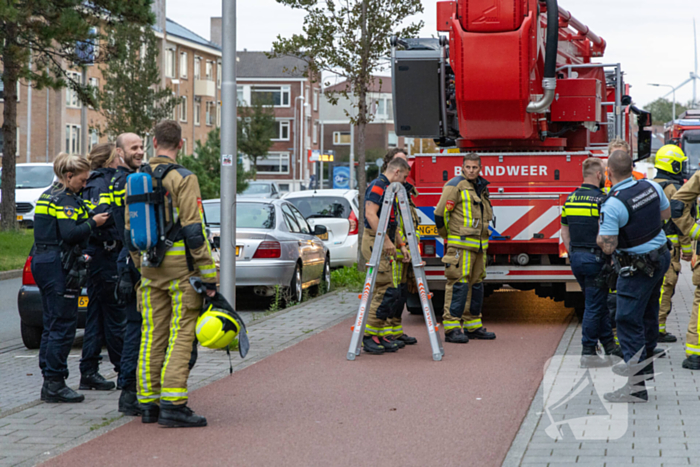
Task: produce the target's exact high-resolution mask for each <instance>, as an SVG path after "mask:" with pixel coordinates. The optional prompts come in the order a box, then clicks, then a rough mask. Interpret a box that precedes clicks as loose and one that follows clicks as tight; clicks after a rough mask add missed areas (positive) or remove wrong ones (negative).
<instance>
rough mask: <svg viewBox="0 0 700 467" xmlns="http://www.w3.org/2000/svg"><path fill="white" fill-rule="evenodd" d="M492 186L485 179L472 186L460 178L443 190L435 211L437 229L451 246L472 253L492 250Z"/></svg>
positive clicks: (475, 182) (453, 180)
mask: <svg viewBox="0 0 700 467" xmlns="http://www.w3.org/2000/svg"><path fill="white" fill-rule="evenodd" d="M488 184H489V182H488V181H486V179H485V178H483V177H481V176H480V177H479V178H477V179H476V180H475V181H474V182H470V181H469V180H467V179H466V178H464V177H463V176H462V175H460V176H458V177H455V178H453V179H452V180H450V181H449V182H447V184H446V185H445V187H444V188H443V189H442V196H441V197H440V201H439V202H438V205H437V206H436V207H435V225H436V227H437V229H438V232H439V233H440V236H441V237H442V238H445V239H447V244H448V245H449V246H451V247H455V248H460V249H463V250H471V251H481V250H486V249H487V248H488V246H489V235H490V233H489V222H490V221H491V220H492V219H493V208H492V207H491V201H490V200H489V190H488V188H487V185H488Z"/></svg>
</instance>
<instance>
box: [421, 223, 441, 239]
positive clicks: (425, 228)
mask: <svg viewBox="0 0 700 467" xmlns="http://www.w3.org/2000/svg"><path fill="white" fill-rule="evenodd" d="M418 233H419V234H420V235H421V237H437V236H438V230H437V227H436V226H435V225H419V226H418Z"/></svg>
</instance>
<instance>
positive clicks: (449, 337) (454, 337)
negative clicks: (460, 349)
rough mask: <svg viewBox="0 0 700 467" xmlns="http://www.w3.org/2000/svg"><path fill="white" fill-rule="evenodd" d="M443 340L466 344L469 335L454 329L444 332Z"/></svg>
mask: <svg viewBox="0 0 700 467" xmlns="http://www.w3.org/2000/svg"><path fill="white" fill-rule="evenodd" d="M445 342H452V343H453V344H466V343H467V342H469V337H467V335H466V334H464V333H463V332H462V330H461V329H455V330H452V331H450V332H446V333H445Z"/></svg>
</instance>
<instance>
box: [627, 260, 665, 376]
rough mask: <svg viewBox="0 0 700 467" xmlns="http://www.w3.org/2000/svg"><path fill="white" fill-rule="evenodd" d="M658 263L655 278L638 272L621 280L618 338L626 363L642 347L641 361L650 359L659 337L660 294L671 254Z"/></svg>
mask: <svg viewBox="0 0 700 467" xmlns="http://www.w3.org/2000/svg"><path fill="white" fill-rule="evenodd" d="M658 263H659V264H658V265H657V266H656V268H655V269H654V274H653V276H652V277H649V276H648V275H646V274H644V273H643V272H642V271H637V272H636V273H635V275H634V276H631V277H622V276H620V277H619V278H618V279H617V313H616V316H615V319H616V321H617V338H618V340H619V341H620V347H622V353H623V355H624V357H625V361H626V362H629V361H630V360H631V359H632V357H633V356H634V354H636V353H637V352H639V351H640V350H641V356H640V357H639V360H640V361H642V360H644V359H646V358H647V352H650V351H652V350H654V348H656V342H657V341H658V339H659V297H660V294H661V284H662V283H663V280H664V275H665V274H666V271H668V267H669V265H670V264H671V255H670V253H669V252H668V251H667V252H666V253H664V254H663V255H662V256H661V257H660V258H659V261H658ZM632 363H637V362H632Z"/></svg>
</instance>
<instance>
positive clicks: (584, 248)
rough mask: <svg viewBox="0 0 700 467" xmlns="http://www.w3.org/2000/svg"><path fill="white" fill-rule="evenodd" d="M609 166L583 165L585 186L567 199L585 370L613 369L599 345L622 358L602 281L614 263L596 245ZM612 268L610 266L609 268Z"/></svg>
mask: <svg viewBox="0 0 700 467" xmlns="http://www.w3.org/2000/svg"><path fill="white" fill-rule="evenodd" d="M604 186H605V163H604V162H603V161H602V160H600V159H597V158H595V157H591V158H588V159H586V160H585V161H584V162H583V185H581V187H579V188H577V189H576V191H574V192H573V193H571V194H570V195H569V196H568V198H566V203H565V204H564V207H563V209H562V213H561V237H562V241H563V243H564V247H566V250H567V251H568V252H569V259H570V261H571V270H572V272H573V273H574V276H575V277H576V280H577V281H578V283H579V285H580V286H581V291H582V292H583V298H584V301H585V310H584V313H583V321H582V323H581V343H582V346H583V349H582V351H581V368H596V367H603V366H610V365H611V361H610V358H609V357H606V358H605V359H602V358H599V357H598V353H597V351H596V349H597V346H598V342H599V341H600V343H601V344H602V345H603V348H604V349H605V353H606V355H613V354H614V355H617V356H619V357H622V354H621V353H620V351H619V348H618V347H617V346H616V345H615V337H614V336H613V331H612V323H611V321H610V313H609V312H608V284H607V281H606V283H604V284H599V283H598V279H599V277H600V276H601V271H603V270H604V267H605V265H606V264H608V265H610V263H611V259H610V257H609V256H607V255H604V254H603V251H602V250H601V249H600V247H599V246H598V245H597V244H596V237H597V236H598V219H599V214H598V211H599V209H600V204H601V203H602V201H603V199H604V198H605V194H604V193H603V191H602V188H604ZM608 267H610V266H608Z"/></svg>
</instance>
